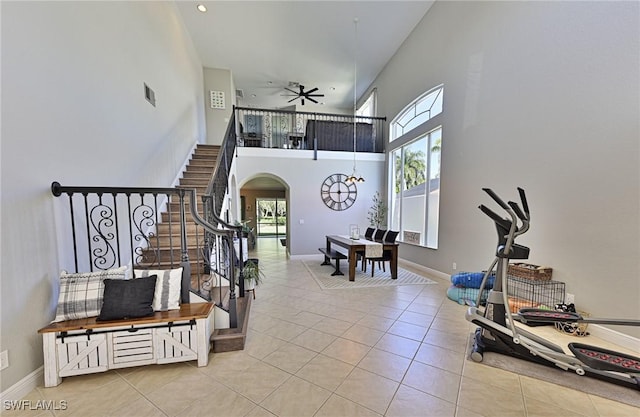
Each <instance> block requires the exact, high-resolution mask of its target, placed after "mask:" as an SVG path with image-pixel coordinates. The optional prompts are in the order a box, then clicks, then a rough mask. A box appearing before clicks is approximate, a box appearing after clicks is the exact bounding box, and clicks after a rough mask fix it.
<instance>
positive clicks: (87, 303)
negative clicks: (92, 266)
mask: <svg viewBox="0 0 640 417" xmlns="http://www.w3.org/2000/svg"><path fill="white" fill-rule="evenodd" d="M126 278H127V267H126V266H122V267H120V268H114V269H108V270H105V271H96V272H84V273H77V274H69V273H67V272H66V271H62V272H61V273H60V293H59V295H58V307H57V309H56V318H55V319H54V320H53V321H54V322H57V321H65V320H75V319H83V318H87V317H94V316H98V315H99V314H100V309H101V308H102V300H103V296H104V280H105V279H126Z"/></svg>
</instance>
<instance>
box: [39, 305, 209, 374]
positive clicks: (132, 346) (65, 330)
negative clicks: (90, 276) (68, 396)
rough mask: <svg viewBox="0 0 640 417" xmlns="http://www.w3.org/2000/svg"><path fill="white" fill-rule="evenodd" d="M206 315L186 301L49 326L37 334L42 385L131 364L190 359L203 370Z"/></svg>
mask: <svg viewBox="0 0 640 417" xmlns="http://www.w3.org/2000/svg"><path fill="white" fill-rule="evenodd" d="M212 315H213V304H212V303H190V304H182V305H181V306H180V310H171V311H162V312H157V313H155V314H154V315H153V316H149V317H143V318H139V319H131V320H114V321H96V318H95V317H91V318H88V319H79V320H68V321H64V322H57V323H51V324H50V325H49V326H47V327H44V328H42V329H40V330H38V333H40V334H42V343H43V350H44V386H45V387H54V386H56V385H59V384H60V383H61V382H62V378H63V377H67V376H73V375H85V374H92V373H96V372H106V371H108V370H110V369H117V368H128V367H132V366H141V365H151V364H164V363H174V362H186V361H192V360H195V361H198V366H207V363H208V362H209V349H210V343H209V339H210V338H211V333H212V332H213V326H212V324H211V323H212V321H213V320H212ZM169 324H171V325H170V326H169Z"/></svg>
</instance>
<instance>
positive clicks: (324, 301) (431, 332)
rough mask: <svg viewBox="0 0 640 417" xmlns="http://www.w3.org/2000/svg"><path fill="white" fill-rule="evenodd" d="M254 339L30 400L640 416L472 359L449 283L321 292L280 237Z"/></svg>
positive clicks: (173, 410) (174, 411) (99, 408)
mask: <svg viewBox="0 0 640 417" xmlns="http://www.w3.org/2000/svg"><path fill="white" fill-rule="evenodd" d="M258 243H259V251H258V253H257V256H258V257H259V258H260V266H261V267H262V268H263V270H264V272H265V274H266V280H265V283H264V284H263V285H261V286H260V287H258V289H257V299H256V300H255V301H254V303H253V306H252V310H251V320H250V332H249V335H248V340H247V345H246V349H245V350H244V351H240V352H229V353H222V354H213V353H211V354H210V362H209V365H208V366H207V367H206V368H197V367H196V366H195V364H194V363H182V364H175V365H162V366H149V367H140V368H131V369H123V370H119V371H112V372H108V373H105V374H97V375H91V376H79V377H71V378H65V379H63V383H62V384H61V385H59V386H58V387H55V388H42V387H39V388H38V389H36V390H34V391H33V392H31V393H30V394H29V395H28V396H27V397H26V398H25V399H28V400H31V404H36V401H38V400H54V404H59V402H60V401H66V403H67V405H68V408H67V410H65V411H54V412H51V411H43V412H37V411H23V412H14V411H11V412H6V411H3V413H2V415H3V416H4V415H7V416H9V415H29V416H36V415H47V416H50V415H52V414H54V415H74V416H82V417H85V416H225V417H226V416H256V417H257V416H274V415H275V416H294V417H302V416H317V417H321V416H381V415H384V416H406V417H412V416H416V417H417V416H434V417H439V416H459V417H472V416H487V417H493V416H526V417H533V416H563V417H565V416H566V417H572V416H589V417H599V416H602V417H611V416H639V415H640V409H637V408H634V407H630V406H627V405H624V404H621V403H617V402H614V401H610V400H607V399H604V398H601V397H597V396H593V395H587V394H584V393H581V392H578V391H575V390H571V389H568V388H564V387H562V386H560V385H554V384H550V383H547V382H542V381H539V380H536V379H532V378H529V377H526V376H522V375H518V374H515V373H511V372H507V371H503V370H498V369H495V368H490V367H488V366H486V365H482V364H477V363H474V362H471V361H468V360H465V349H466V347H467V341H468V336H469V334H470V332H471V330H472V328H473V327H474V326H473V325H471V324H470V323H468V322H466V321H465V319H464V311H465V307H462V306H460V305H458V304H457V303H454V302H452V301H449V300H448V299H446V296H445V290H446V288H447V287H448V282H445V281H443V280H438V284H437V285H407V286H402V287H400V286H399V287H391V288H368V289H354V290H348V291H336V290H324V291H323V290H321V289H320V288H319V287H318V285H317V284H316V283H315V281H314V280H313V278H311V277H310V276H309V274H308V272H307V270H306V269H305V267H304V265H303V264H302V262H301V261H287V260H286V257H285V253H284V248H282V247H281V246H280V245H279V242H278V241H277V240H275V239H260V240H259V242H258Z"/></svg>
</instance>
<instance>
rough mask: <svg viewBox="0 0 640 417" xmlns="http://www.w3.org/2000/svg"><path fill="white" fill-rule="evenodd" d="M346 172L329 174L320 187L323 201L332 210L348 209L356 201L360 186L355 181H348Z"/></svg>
mask: <svg viewBox="0 0 640 417" xmlns="http://www.w3.org/2000/svg"><path fill="white" fill-rule="evenodd" d="M347 178H348V177H347V176H346V175H345V174H332V175H329V176H328V177H327V178H326V179H325V180H324V181H323V182H322V186H321V187H320V195H321V196H322V201H323V202H324V204H325V205H326V206H327V207H329V208H330V209H331V210H336V211H342V210H346V209H348V208H349V207H351V206H352V205H353V203H355V202H356V197H357V196H358V188H356V184H355V182H347Z"/></svg>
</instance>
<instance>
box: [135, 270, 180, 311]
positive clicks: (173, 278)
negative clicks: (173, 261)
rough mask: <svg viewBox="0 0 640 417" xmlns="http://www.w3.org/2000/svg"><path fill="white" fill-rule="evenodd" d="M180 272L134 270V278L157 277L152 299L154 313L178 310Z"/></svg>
mask: <svg viewBox="0 0 640 417" xmlns="http://www.w3.org/2000/svg"><path fill="white" fill-rule="evenodd" d="M182 270H183V268H182V267H180V268H176V269H134V270H133V275H134V276H135V278H141V277H148V276H151V275H157V276H158V279H157V280H156V292H155V295H154V297H153V310H154V311H167V310H179V309H180V293H181V289H182Z"/></svg>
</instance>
